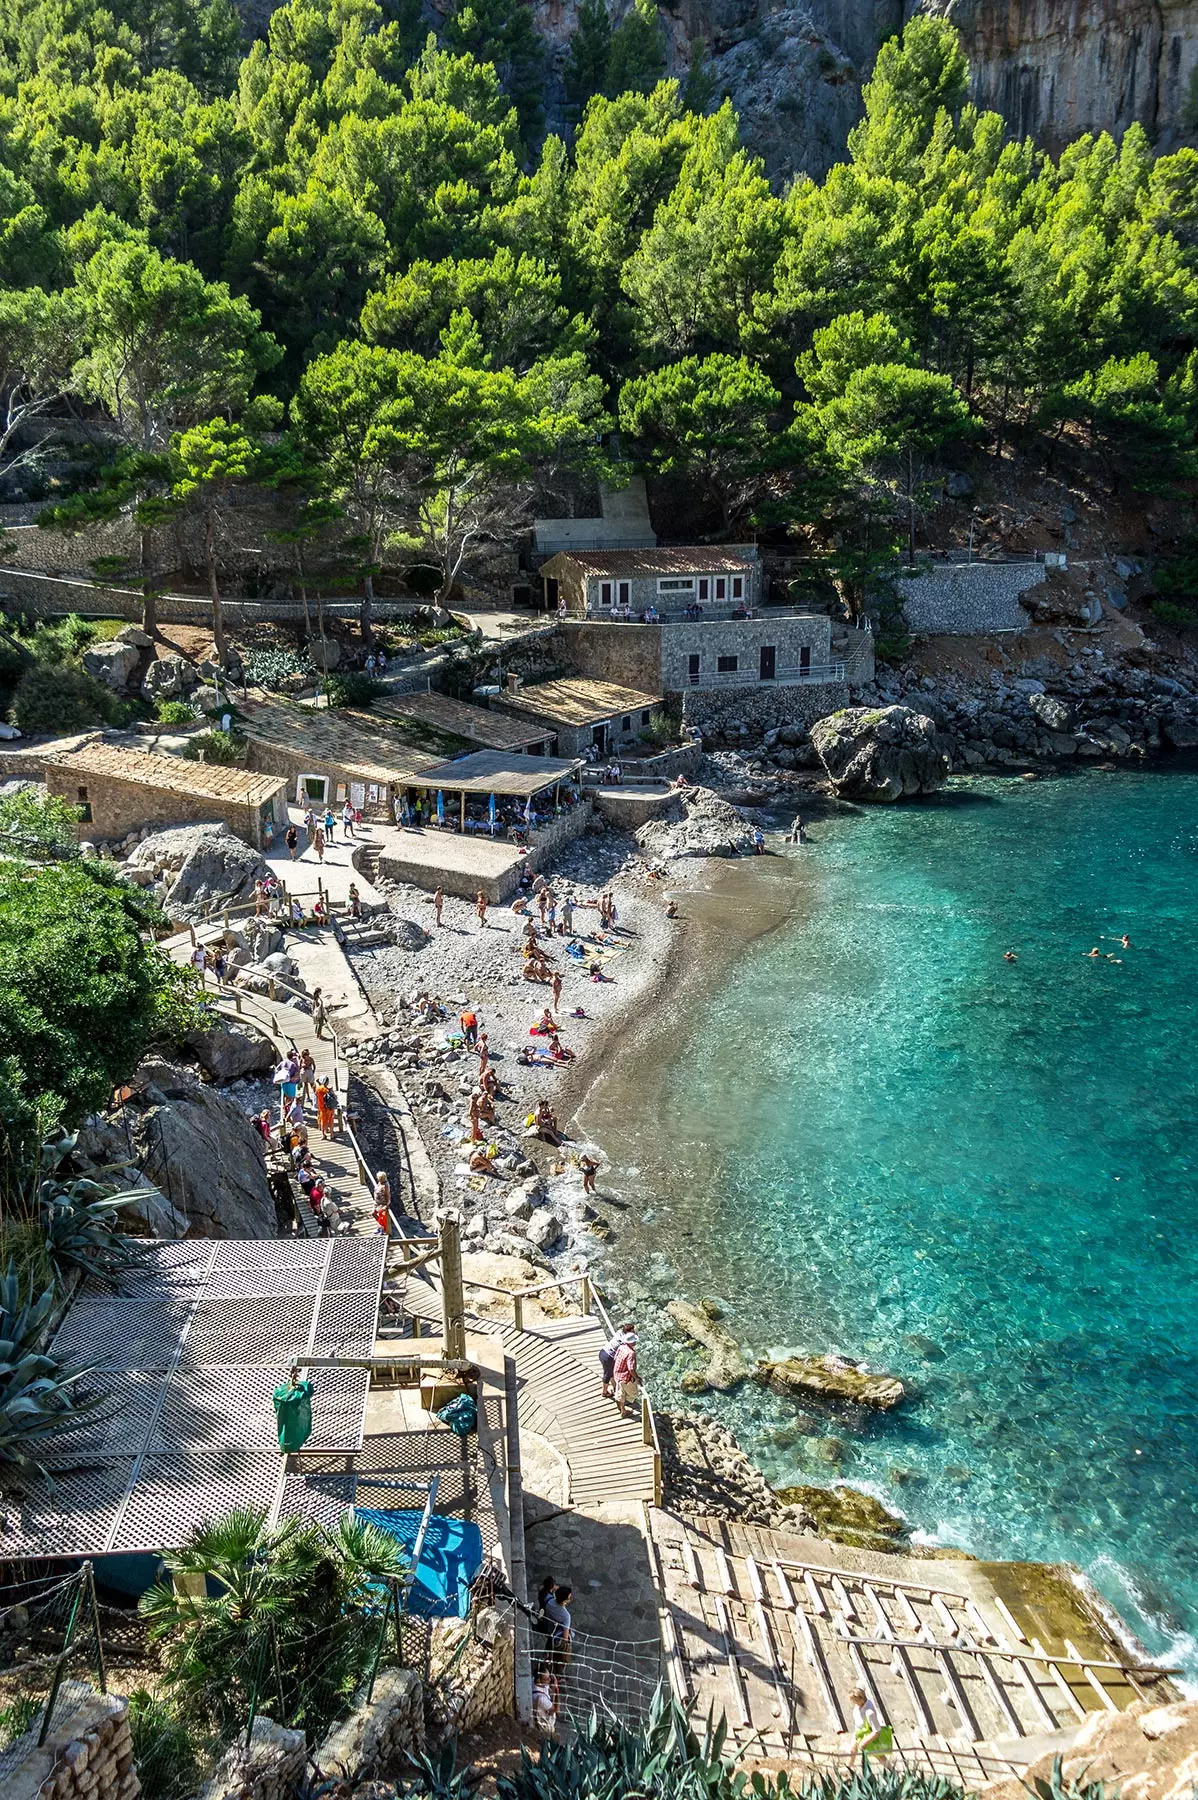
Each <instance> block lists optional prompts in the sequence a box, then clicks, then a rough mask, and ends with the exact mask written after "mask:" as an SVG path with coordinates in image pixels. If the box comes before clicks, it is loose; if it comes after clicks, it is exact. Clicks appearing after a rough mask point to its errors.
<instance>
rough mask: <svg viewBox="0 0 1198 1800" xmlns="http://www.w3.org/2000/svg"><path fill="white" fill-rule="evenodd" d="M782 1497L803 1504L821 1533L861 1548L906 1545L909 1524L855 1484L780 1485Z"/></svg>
mask: <svg viewBox="0 0 1198 1800" xmlns="http://www.w3.org/2000/svg"><path fill="white" fill-rule="evenodd" d="M775 1491H776V1493H777V1495H778V1498H779V1500H781V1501H783V1502H784V1503H785V1504H786V1505H787V1506H797V1507H801V1508H802V1510H803V1511H804V1512H807V1513H810V1514H811V1517H812V1518H813V1519H814V1520H815V1526H816V1530H817V1531H818V1532H819V1534H820V1536H821V1537H829V1538H833V1539H835V1541H836V1542H837V1543H840V1544H851V1545H853V1546H854V1548H856V1549H858V1550H890V1551H894V1550H900V1549H903V1548H904V1547H905V1545H906V1540H907V1527H906V1525H905V1524H904V1522H903V1520H902V1519H900V1518H899V1517H898V1516H897V1515H896V1514H895V1513H892V1512H889V1511H888V1510H887V1508H886V1507H884V1506H883V1505H882V1503H881V1501H880V1500H874V1499H873V1498H872V1497H871V1496H870V1495H869V1494H862V1493H859V1492H858V1490H857V1489H856V1488H851V1487H844V1486H836V1487H830V1488H822V1487H805V1486H804V1487H784V1488H777V1489H776V1490H775Z"/></svg>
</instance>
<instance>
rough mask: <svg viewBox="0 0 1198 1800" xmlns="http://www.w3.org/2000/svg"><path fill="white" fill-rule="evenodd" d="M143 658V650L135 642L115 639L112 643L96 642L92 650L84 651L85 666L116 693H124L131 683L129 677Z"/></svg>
mask: <svg viewBox="0 0 1198 1800" xmlns="http://www.w3.org/2000/svg"><path fill="white" fill-rule="evenodd" d="M140 660H141V652H140V651H139V650H138V648H137V646H136V645H135V644H130V643H125V642H122V641H121V640H120V639H114V640H113V641H112V642H111V643H107V644H95V645H93V647H92V648H91V649H90V650H85V651H84V652H83V667H84V669H85V670H86V671H87V673H88V674H89V675H94V676H95V678H96V680H97V681H102V682H103V683H104V685H105V687H110V688H111V689H112V690H113V692H114V693H116V694H123V693H124V691H125V689H126V687H127V686H128V685H129V677H130V676H131V675H132V673H133V671H134V669H136V667H137V665H138V663H139V661H140Z"/></svg>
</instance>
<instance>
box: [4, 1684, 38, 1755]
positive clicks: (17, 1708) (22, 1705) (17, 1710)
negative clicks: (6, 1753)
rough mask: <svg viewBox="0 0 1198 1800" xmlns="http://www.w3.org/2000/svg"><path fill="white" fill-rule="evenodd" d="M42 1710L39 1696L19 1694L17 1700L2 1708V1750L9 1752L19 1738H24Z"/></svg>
mask: <svg viewBox="0 0 1198 1800" xmlns="http://www.w3.org/2000/svg"><path fill="white" fill-rule="evenodd" d="M41 1710H42V1701H41V1698H40V1696H39V1695H37V1694H18V1695H17V1698H16V1699H15V1700H12V1701H10V1702H9V1704H8V1705H7V1706H5V1707H0V1750H7V1749H8V1747H9V1745H10V1744H15V1743H16V1741H17V1739H18V1738H19V1737H24V1735H25V1733H26V1732H27V1731H28V1730H29V1727H30V1726H31V1725H32V1724H33V1722H34V1720H35V1719H36V1718H38V1717H39V1716H40V1714H41Z"/></svg>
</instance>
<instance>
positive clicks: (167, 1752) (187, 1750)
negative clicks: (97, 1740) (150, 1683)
mask: <svg viewBox="0 0 1198 1800" xmlns="http://www.w3.org/2000/svg"><path fill="white" fill-rule="evenodd" d="M129 1732H130V1735H131V1737H132V1739H133V1766H134V1768H135V1769H136V1770H137V1775H138V1779H139V1781H140V1782H141V1791H142V1793H143V1794H144V1795H145V1800H175V1796H176V1795H179V1794H190V1793H193V1792H194V1790H195V1789H196V1788H197V1787H198V1786H199V1783H200V1766H199V1759H198V1757H197V1755H196V1746H195V1741H194V1737H193V1728H192V1727H191V1726H190V1725H189V1724H188V1722H187V1720H186V1719H183V1718H181V1717H180V1715H179V1713H178V1711H177V1710H176V1708H175V1707H173V1706H172V1705H171V1704H170V1702H169V1701H167V1700H163V1699H161V1698H160V1697H159V1696H158V1695H157V1694H150V1693H147V1691H146V1689H145V1688H135V1689H134V1690H133V1692H132V1693H131V1694H130V1696H129Z"/></svg>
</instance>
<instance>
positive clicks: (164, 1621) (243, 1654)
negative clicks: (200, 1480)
mask: <svg viewBox="0 0 1198 1800" xmlns="http://www.w3.org/2000/svg"><path fill="white" fill-rule="evenodd" d="M165 1562H166V1570H167V1574H166V1578H165V1579H164V1580H163V1581H161V1582H159V1583H158V1584H157V1586H155V1587H152V1588H151V1589H150V1590H149V1591H148V1593H146V1594H143V1595H142V1599H141V1611H142V1614H143V1615H144V1616H145V1617H146V1618H147V1619H148V1620H149V1621H150V1626H151V1637H152V1638H153V1639H154V1640H155V1641H156V1642H157V1643H158V1644H159V1645H160V1647H161V1653H162V1660H163V1671H164V1675H165V1679H166V1682H167V1684H168V1687H169V1689H170V1692H171V1696H172V1698H173V1700H174V1702H175V1704H176V1705H177V1706H178V1707H179V1709H180V1710H181V1711H182V1712H184V1713H185V1714H187V1716H188V1717H190V1718H194V1719H196V1720H198V1721H200V1722H201V1723H203V1724H206V1725H209V1726H211V1727H213V1728H215V1729H216V1730H217V1731H221V1732H227V1731H228V1730H230V1729H238V1728H239V1727H240V1726H242V1725H244V1722H245V1720H246V1718H247V1716H248V1714H249V1711H250V1708H251V1706H252V1705H255V1704H257V1702H258V1701H259V1700H260V1701H261V1703H262V1706H263V1708H264V1709H268V1710H269V1711H270V1713H271V1716H272V1717H273V1718H276V1719H281V1720H286V1721H287V1722H289V1723H293V1724H296V1725H301V1724H302V1725H303V1726H304V1728H305V1730H306V1731H307V1733H308V1736H309V1738H310V1739H315V1738H317V1737H319V1736H320V1735H322V1734H323V1732H324V1731H325V1729H326V1728H327V1726H328V1725H329V1723H330V1722H331V1720H332V1719H334V1718H335V1717H337V1715H338V1714H339V1712H340V1711H341V1710H342V1709H343V1707H344V1706H345V1704H346V1703H347V1702H348V1700H349V1698H350V1696H351V1695H352V1694H353V1692H354V1690H355V1689H356V1688H357V1687H358V1685H359V1683H360V1682H361V1681H362V1679H363V1677H364V1676H365V1675H366V1674H367V1672H368V1670H369V1668H370V1666H371V1663H372V1661H373V1658H374V1655H375V1652H376V1649H377V1647H378V1645H379V1642H380V1635H381V1629H382V1621H383V1611H384V1605H385V1602H386V1599H387V1594H388V1590H387V1586H386V1584H387V1583H388V1582H390V1581H395V1580H398V1579H399V1578H400V1576H402V1575H403V1573H404V1571H405V1569H406V1567H407V1563H406V1559H405V1557H404V1553H403V1550H402V1548H401V1546H400V1545H399V1544H398V1543H397V1542H396V1541H395V1539H394V1538H393V1537H390V1536H389V1535H388V1534H387V1533H386V1532H384V1531H381V1530H380V1529H379V1528H378V1527H377V1526H375V1525H368V1524H364V1523H362V1522H360V1521H358V1520H355V1519H354V1518H352V1517H351V1516H350V1515H348V1514H347V1515H346V1516H345V1517H344V1518H343V1519H342V1520H341V1521H340V1523H339V1524H338V1525H336V1526H335V1527H333V1528H332V1529H326V1528H325V1527H324V1526H322V1525H311V1524H301V1523H300V1522H299V1521H296V1520H292V1521H291V1522H290V1523H288V1524H286V1525H283V1526H280V1527H279V1528H278V1529H277V1530H275V1531H271V1530H270V1529H268V1527H267V1523H266V1513H265V1512H264V1511H261V1510H258V1509H255V1508H252V1507H239V1508H236V1509H235V1510H234V1511H232V1512H230V1513H226V1515H225V1516H224V1518H222V1519H218V1520H215V1521H214V1522H213V1523H211V1524H208V1525H203V1526H201V1527H200V1529H199V1530H198V1531H196V1532H195V1533H194V1535H193V1536H192V1539H191V1541H190V1543H189V1544H187V1545H186V1546H185V1547H184V1548H183V1549H182V1550H178V1551H173V1552H171V1553H170V1554H168V1555H167V1557H166V1558H165ZM176 1576H181V1577H184V1578H186V1579H184V1580H183V1581H182V1582H181V1583H180V1584H179V1585H178V1586H177V1585H176V1583H175V1577H176ZM180 1588H182V1589H183V1590H184V1591H180ZM192 1589H195V1590H197V1591H194V1592H193V1591H191V1590H192Z"/></svg>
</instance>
